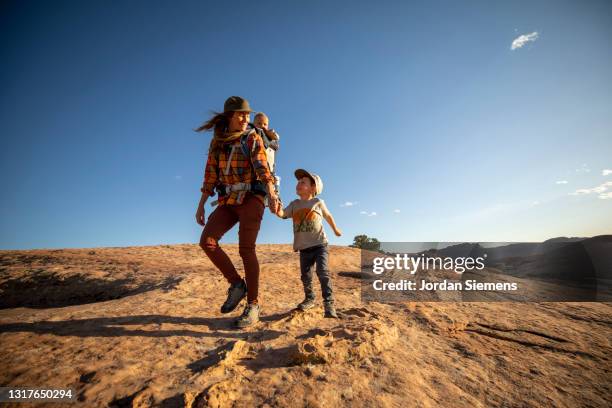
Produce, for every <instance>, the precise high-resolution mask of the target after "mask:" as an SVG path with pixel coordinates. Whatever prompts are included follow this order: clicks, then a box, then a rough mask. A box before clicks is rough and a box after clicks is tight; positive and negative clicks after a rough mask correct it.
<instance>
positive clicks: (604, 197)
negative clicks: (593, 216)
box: [599, 191, 612, 200]
mask: <svg viewBox="0 0 612 408" xmlns="http://www.w3.org/2000/svg"><path fill="white" fill-rule="evenodd" d="M599 198H601V199H602V200H612V191H608V192H607V193H602V194H600V195H599Z"/></svg>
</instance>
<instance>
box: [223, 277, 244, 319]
mask: <svg viewBox="0 0 612 408" xmlns="http://www.w3.org/2000/svg"><path fill="white" fill-rule="evenodd" d="M246 294H247V287H246V282H245V281H244V279H241V280H240V282H238V283H234V284H232V285H231V286H230V287H229V289H228V290H227V299H226V300H225V303H223V306H221V313H229V312H231V311H232V310H234V309H235V308H236V306H238V304H239V303H240V301H241V300H242V299H243V298H244V297H245V296H246Z"/></svg>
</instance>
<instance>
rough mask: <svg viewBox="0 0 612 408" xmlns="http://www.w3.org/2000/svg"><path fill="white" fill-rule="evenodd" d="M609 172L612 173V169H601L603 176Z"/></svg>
mask: <svg viewBox="0 0 612 408" xmlns="http://www.w3.org/2000/svg"><path fill="white" fill-rule="evenodd" d="M609 174H612V170H610V169H603V170H602V171H601V175H602V176H607V175H609Z"/></svg>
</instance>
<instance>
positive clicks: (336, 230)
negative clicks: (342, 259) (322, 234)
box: [334, 228, 342, 237]
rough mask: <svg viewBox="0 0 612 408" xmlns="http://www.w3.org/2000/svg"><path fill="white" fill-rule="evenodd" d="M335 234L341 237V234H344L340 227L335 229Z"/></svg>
mask: <svg viewBox="0 0 612 408" xmlns="http://www.w3.org/2000/svg"><path fill="white" fill-rule="evenodd" d="M334 234H336V236H337V237H340V236H342V231H340V229H339V228H336V229H335V230H334Z"/></svg>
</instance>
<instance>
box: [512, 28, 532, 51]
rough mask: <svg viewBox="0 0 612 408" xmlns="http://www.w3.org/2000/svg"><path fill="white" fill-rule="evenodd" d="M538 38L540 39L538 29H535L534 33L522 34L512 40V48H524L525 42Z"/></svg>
mask: <svg viewBox="0 0 612 408" xmlns="http://www.w3.org/2000/svg"><path fill="white" fill-rule="evenodd" d="M537 39H538V32H537V31H534V32H533V33H529V34H521V35H519V36H518V37H516V38H515V39H514V40H513V41H512V45H511V46H510V49H511V50H512V51H514V50H518V49H519V48H523V47H524V46H525V44H527V43H528V42H533V41H535V40H537Z"/></svg>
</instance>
